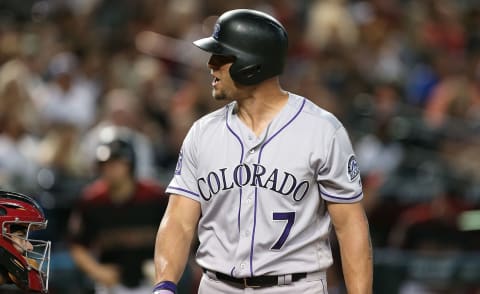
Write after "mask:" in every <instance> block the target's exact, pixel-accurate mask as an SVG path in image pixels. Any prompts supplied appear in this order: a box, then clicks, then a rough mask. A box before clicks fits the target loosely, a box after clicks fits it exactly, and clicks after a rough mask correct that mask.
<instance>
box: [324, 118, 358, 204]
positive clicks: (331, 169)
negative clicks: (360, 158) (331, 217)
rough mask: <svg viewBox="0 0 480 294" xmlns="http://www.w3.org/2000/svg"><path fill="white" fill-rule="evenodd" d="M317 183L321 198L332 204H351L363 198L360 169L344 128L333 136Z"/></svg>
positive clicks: (339, 129)
mask: <svg viewBox="0 0 480 294" xmlns="http://www.w3.org/2000/svg"><path fill="white" fill-rule="evenodd" d="M317 183H318V185H319V189H320V194H321V197H322V198H323V199H325V200H327V201H330V202H339V203H349V202H357V201H360V200H361V199H362V198H363V192H362V182H361V179H360V169H359V166H358V163H357V160H356V158H355V154H354V152H353V148H352V144H351V142H350V139H349V137H348V134H347V131H346V130H345V128H344V127H340V128H338V129H337V130H336V132H335V133H334V135H333V138H332V141H331V144H330V148H329V150H328V152H327V158H326V160H325V162H324V164H323V166H322V167H321V168H320V170H319V171H318V174H317Z"/></svg>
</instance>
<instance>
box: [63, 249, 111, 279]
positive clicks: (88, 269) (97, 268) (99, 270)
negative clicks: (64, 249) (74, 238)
mask: <svg viewBox="0 0 480 294" xmlns="http://www.w3.org/2000/svg"><path fill="white" fill-rule="evenodd" d="M70 254H71V256H72V259H73V260H74V261H75V264H76V265H77V266H78V267H79V268H80V269H81V270H82V271H83V272H85V273H86V274H87V275H88V276H89V277H90V278H91V279H93V280H94V281H97V282H98V283H101V284H103V285H106V286H112V285H116V284H118V283H120V273H119V270H118V268H117V267H115V266H114V265H105V264H101V263H99V262H98V261H97V259H96V258H95V257H94V256H93V255H92V254H91V253H90V251H89V250H88V249H87V248H86V247H84V246H83V245H80V244H71V245H70Z"/></svg>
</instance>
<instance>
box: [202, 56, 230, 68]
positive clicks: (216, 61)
mask: <svg viewBox="0 0 480 294" xmlns="http://www.w3.org/2000/svg"><path fill="white" fill-rule="evenodd" d="M234 61H235V56H225V55H217V54H213V55H212V56H211V57H210V60H209V61H208V64H209V65H213V66H222V65H225V64H228V63H232V62H234Z"/></svg>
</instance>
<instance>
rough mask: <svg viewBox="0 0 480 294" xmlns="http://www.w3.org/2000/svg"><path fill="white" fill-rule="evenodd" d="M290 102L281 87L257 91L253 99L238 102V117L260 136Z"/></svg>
mask: <svg viewBox="0 0 480 294" xmlns="http://www.w3.org/2000/svg"><path fill="white" fill-rule="evenodd" d="M287 101H288V93H287V92H285V91H283V90H282V89H281V88H280V87H278V86H275V87H263V88H259V89H257V90H256V91H255V92H254V93H253V94H252V97H250V98H248V99H243V100H241V101H238V113H237V114H238V117H239V118H240V120H241V121H243V123H245V125H247V126H248V127H249V128H250V129H251V130H252V131H253V132H254V133H255V135H257V136H259V135H260V134H261V133H262V132H263V131H264V130H265V128H266V127H267V126H268V124H269V123H270V122H271V121H272V120H273V118H274V117H275V116H276V115H277V113H279V112H280V111H281V110H282V108H283V107H284V106H285V104H286V103H287Z"/></svg>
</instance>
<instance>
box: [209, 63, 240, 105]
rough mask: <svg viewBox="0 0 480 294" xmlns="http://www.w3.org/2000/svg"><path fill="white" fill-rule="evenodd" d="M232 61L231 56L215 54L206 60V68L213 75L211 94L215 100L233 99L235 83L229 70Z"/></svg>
mask: <svg viewBox="0 0 480 294" xmlns="http://www.w3.org/2000/svg"><path fill="white" fill-rule="evenodd" d="M234 61H235V57H233V56H222V55H215V54H213V55H212V56H211V57H210V60H209V61H208V68H209V69H210V73H211V74H212V76H213V81H212V96H213V98H215V99H216V100H233V99H234V97H235V95H234V92H235V90H236V85H235V82H234V81H233V80H232V78H231V76H230V71H229V70H230V67H231V66H232V63H233V62H234Z"/></svg>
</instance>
